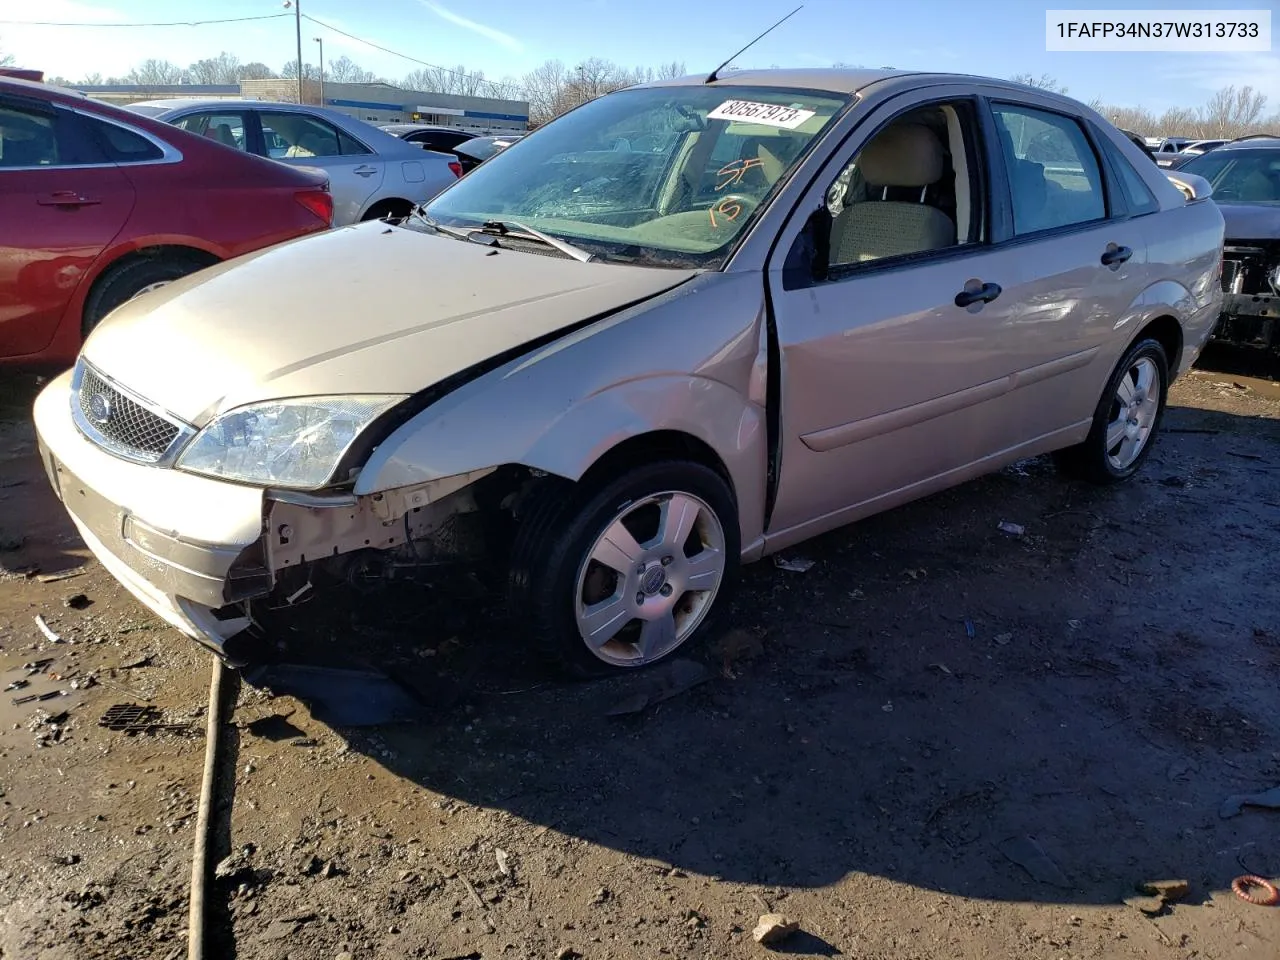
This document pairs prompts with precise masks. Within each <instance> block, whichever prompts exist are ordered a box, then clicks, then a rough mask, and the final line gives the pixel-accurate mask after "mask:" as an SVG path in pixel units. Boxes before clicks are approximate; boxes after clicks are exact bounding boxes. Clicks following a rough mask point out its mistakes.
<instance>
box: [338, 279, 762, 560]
mask: <svg viewBox="0 0 1280 960" xmlns="http://www.w3.org/2000/svg"><path fill="white" fill-rule="evenodd" d="M763 324H764V297H763V290H762V288H761V284H760V282H759V277H758V276H748V275H743V276H737V277H731V276H728V275H725V274H711V275H704V276H701V277H699V278H696V279H695V280H692V281H690V282H689V283H688V284H684V285H682V286H680V287H678V288H676V289H674V290H671V291H669V292H668V293H666V294H663V295H661V296H659V297H657V298H656V299H654V300H650V301H646V302H645V303H644V304H641V305H637V306H636V307H633V308H631V309H628V310H624V311H623V312H622V313H620V314H618V315H615V316H613V317H610V318H609V319H607V320H604V321H601V322H600V323H597V324H593V325H591V326H590V327H588V328H584V329H582V330H578V331H575V332H573V333H570V334H568V335H566V336H565V337H563V338H561V339H559V340H557V341H555V342H554V343H551V344H548V345H546V346H544V347H542V348H540V349H537V350H535V351H533V352H532V353H530V354H527V355H525V356H522V357H518V358H515V359H513V360H511V361H509V362H507V363H505V364H503V365H502V366H500V367H498V368H497V369H493V370H490V371H488V372H486V373H484V374H482V375H480V376H478V377H477V378H476V379H474V380H472V381H470V382H468V383H465V384H463V385H461V386H459V387H457V388H456V389H453V390H451V391H450V392H449V393H447V394H446V395H445V396H443V397H441V398H439V399H438V400H435V401H434V402H433V403H432V404H431V405H430V406H429V407H427V408H426V409H424V410H423V411H422V412H420V413H418V414H417V415H416V416H414V417H412V418H411V419H410V420H408V421H407V422H406V423H404V424H402V425H401V426H399V427H398V428H396V429H395V430H394V431H393V432H392V433H391V434H390V435H389V436H388V437H387V438H386V439H385V440H383V441H382V442H381V443H380V444H379V445H378V446H377V448H376V449H375V450H374V451H373V453H372V454H371V455H370V456H369V458H368V460H367V461H366V462H365V464H364V467H363V468H362V469H361V471H360V474H359V476H358V477H357V478H356V482H355V487H354V492H355V493H356V494H357V495H366V494H373V493H382V492H386V491H390V490H395V489H400V488H405V487H413V486H419V485H422V484H428V483H433V482H435V481H438V480H444V479H446V478H450V477H457V476H460V475H465V474H471V473H475V472H476V471H483V470H488V469H491V468H494V467H499V466H503V465H506V464H518V465H522V466H526V467H529V468H532V469H535V470H541V471H545V472H547V473H551V474H555V475H556V476H560V477H565V478H566V479H569V480H579V479H581V477H582V476H583V474H585V473H586V472H587V470H588V469H590V467H591V466H592V464H594V463H596V462H597V461H598V460H599V459H600V457H602V456H604V455H605V454H606V453H608V452H609V451H610V450H612V449H613V448H614V447H616V446H617V445H618V444H620V443H622V442H624V441H626V440H629V439H632V438H634V437H638V436H641V435H644V434H648V433H654V432H657V431H678V432H680V433H684V434H687V435H689V436H691V437H693V438H695V439H697V440H699V441H701V442H702V443H704V444H706V445H707V446H708V447H710V448H711V449H712V450H713V451H715V453H716V455H717V456H718V457H719V458H720V460H721V462H722V463H723V464H724V466H725V469H726V471H727V473H728V475H729V479H730V481H731V483H732V485H733V488H734V492H735V494H736V496H737V499H738V504H739V511H740V515H741V516H742V518H743V531H742V540H743V543H744V544H750V543H751V542H752V541H753V540H754V539H756V538H757V537H758V536H759V534H760V529H761V527H762V525H763V519H764V490H765V484H766V446H767V439H766V430H765V422H766V417H765V410H764V407H763V405H762V400H763V396H761V397H755V395H754V394H753V393H752V389H753V388H752V384H753V382H754V380H753V377H754V378H756V379H758V378H759V376H760V372H759V370H758V369H757V368H758V367H759V365H760V364H761V363H762V362H763V361H762V348H761V343H762V340H761V337H762V333H763Z"/></svg>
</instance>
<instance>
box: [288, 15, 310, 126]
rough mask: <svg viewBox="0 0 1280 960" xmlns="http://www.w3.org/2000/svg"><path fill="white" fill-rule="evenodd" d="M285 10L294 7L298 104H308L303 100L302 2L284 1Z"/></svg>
mask: <svg viewBox="0 0 1280 960" xmlns="http://www.w3.org/2000/svg"><path fill="white" fill-rule="evenodd" d="M284 6H285V9H288V8H289V7H293V25H294V29H295V32H296V33H297V37H298V103H299V105H301V104H303V103H306V101H305V100H304V99H303V98H302V0H284Z"/></svg>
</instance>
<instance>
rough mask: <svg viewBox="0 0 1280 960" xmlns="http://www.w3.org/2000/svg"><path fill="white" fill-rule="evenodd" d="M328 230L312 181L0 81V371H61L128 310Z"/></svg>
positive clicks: (96, 107) (322, 191)
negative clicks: (162, 289)
mask: <svg viewBox="0 0 1280 960" xmlns="http://www.w3.org/2000/svg"><path fill="white" fill-rule="evenodd" d="M332 222H333V198H332V197H331V196H330V194H329V184H328V181H327V179H326V177H325V176H324V174H322V173H320V172H318V171H314V172H313V171H309V170H301V169H298V168H296V167H293V168H291V167H287V166H285V165H284V164H280V163H275V162H273V161H271V160H265V159H262V158H260V157H255V156H252V155H250V154H246V153H242V152H240V151H239V150H234V149H232V148H230V147H226V146H224V145H222V144H220V143H218V142H216V141H214V140H211V139H205V138H204V137H200V136H197V135H195V134H190V133H187V132H185V131H183V130H179V129H177V128H176V127H172V126H170V125H169V124H166V123H160V122H158V121H153V120H150V119H148V118H146V117H142V116H138V115H137V114H133V113H128V112H126V111H123V110H119V109H116V108H115V107H111V106H108V105H106V104H102V103H98V102H95V101H93V100H89V99H86V98H84V97H81V96H78V95H77V94H74V93H71V92H69V91H64V90H59V89H57V88H54V87H49V86H45V85H43V84H39V83H29V82H26V81H23V80H13V79H5V78H0V365H12V366H17V365H22V366H26V367H32V368H61V367H66V366H69V365H70V364H71V363H73V362H74V360H75V357H76V354H77V353H78V352H79V349H80V344H81V342H82V341H83V339H84V337H85V336H86V335H87V334H88V332H89V331H90V330H91V329H93V327H94V325H95V324H97V323H98V321H100V320H101V319H102V318H103V317H105V316H106V315H107V314H108V313H110V312H111V311H112V310H113V309H114V308H115V307H117V306H119V305H120V304H122V303H124V302H125V301H126V300H128V299H130V298H131V297H134V296H136V295H138V294H139V293H144V292H146V291H147V290H150V289H153V288H155V287H157V286H159V285H161V284H164V283H167V282H169V281H171V280H175V279H177V278H178V277H181V276H184V275H185V274H188V273H193V272H194V271H196V270H199V269H201V268H203V267H207V266H210V265H212V264H214V263H218V262H219V261H222V260H226V259H229V258H231V257H236V256H239V255H240V254H243V253H248V252H250V251H252V250H257V249H260V248H262V247H266V246H269V245H271V244H273V243H279V242H281V241H284V240H290V239H293V238H294V237H299V236H302V235H304V234H308V233H313V232H315V231H319V230H325V229H328V227H329V226H330V224H331V223H332Z"/></svg>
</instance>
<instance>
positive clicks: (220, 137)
mask: <svg viewBox="0 0 1280 960" xmlns="http://www.w3.org/2000/svg"><path fill="white" fill-rule="evenodd" d="M174 126H175V127H181V128H182V129H183V130H189V131H190V132H191V133H198V134H200V136H202V137H205V138H207V139H209V140H216V141H218V143H221V144H224V145H225V146H228V147H235V148H236V149H237V150H243V151H246V152H247V151H248V150H249V137H248V135H247V134H246V133H245V123H244V114H242V113H193V114H191V115H190V116H186V117H183V118H182V119H181V120H179V121H177V122H176V123H175V124H174Z"/></svg>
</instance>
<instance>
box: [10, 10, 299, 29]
mask: <svg viewBox="0 0 1280 960" xmlns="http://www.w3.org/2000/svg"><path fill="white" fill-rule="evenodd" d="M291 16H293V14H291V13H269V14H266V15H265V16H257V17H232V18H230V19H225V20H169V21H166V22H164V23H107V22H101V21H100V22H98V23H68V22H67V21H64V20H0V24H4V25H5V26H10V27H207V26H209V25H211V24H215V23H248V22H249V21H250V20H276V19H279V18H280V17H291Z"/></svg>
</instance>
